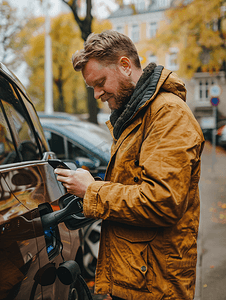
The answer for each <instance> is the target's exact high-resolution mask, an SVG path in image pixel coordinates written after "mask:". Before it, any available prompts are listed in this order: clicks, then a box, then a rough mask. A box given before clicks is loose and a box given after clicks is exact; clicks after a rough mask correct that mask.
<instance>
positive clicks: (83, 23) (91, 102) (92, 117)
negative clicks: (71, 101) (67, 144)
mask: <svg viewBox="0 0 226 300" xmlns="http://www.w3.org/2000/svg"><path fill="white" fill-rule="evenodd" d="M62 1H63V2H64V3H66V4H67V5H68V6H69V7H70V9H71V10H72V12H73V15H74V19H75V21H76V23H77V24H78V26H79V28H80V30H81V36H82V39H83V40H84V41H86V39H87V37H88V36H89V34H90V33H91V32H92V28H91V27H92V21H93V16H92V13H91V12H92V0H86V17H85V18H84V19H80V18H79V16H78V11H77V9H78V8H77V4H76V2H77V0H74V1H67V0H62ZM90 90H91V91H90ZM87 101H88V103H87V107H88V112H89V121H90V122H92V123H95V124H98V122H97V113H98V106H97V101H96V99H95V98H94V94H93V90H92V89H87Z"/></svg>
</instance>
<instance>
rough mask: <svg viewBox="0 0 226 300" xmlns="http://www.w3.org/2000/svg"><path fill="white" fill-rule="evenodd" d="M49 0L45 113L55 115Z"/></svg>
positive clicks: (46, 39) (46, 26)
mask: <svg viewBox="0 0 226 300" xmlns="http://www.w3.org/2000/svg"><path fill="white" fill-rule="evenodd" d="M50 29H51V26H50V16H49V0H45V113H46V114H52V113H53V77H52V44H51V37H50Z"/></svg>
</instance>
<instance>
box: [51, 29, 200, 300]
mask: <svg viewBox="0 0 226 300" xmlns="http://www.w3.org/2000/svg"><path fill="white" fill-rule="evenodd" d="M73 66H74V69H75V70H76V71H82V75H83V77H84V80H85V82H86V84H87V85H88V86H91V87H93V89H94V95H95V98H97V99H98V98H100V99H101V100H102V101H103V102H105V101H107V102H108V105H109V107H110V108H111V110H112V113H111V116H110V121H108V122H107V126H108V127H109V129H110V131H111V134H112V136H113V145H112V149H111V159H110V162H109V165H108V168H107V171H106V177H105V181H95V179H94V178H93V177H92V176H91V175H90V173H89V172H88V171H85V170H82V169H78V170H76V171H70V170H63V169H56V171H55V172H56V174H58V177H57V179H58V180H59V181H61V182H62V183H63V184H64V186H65V187H66V188H67V191H68V192H69V193H72V194H75V195H77V196H79V197H82V198H83V199H84V200H83V201H84V214H85V216H86V217H88V218H94V219H102V220H103V222H102V230H101V240H100V249H99V257H98V262H97V269H96V278H95V292H96V293H98V294H107V293H109V294H111V295H112V297H113V299H128V300H137V299H139V300H148V299H150V300H157V299H159V300H160V299H170V300H172V299H174V300H188V299H189V300H190V299H193V297H194V291H195V278H196V261H197V245H196V242H197V234H198V225H199V208H200V203H199V190H198V181H199V177H200V156H201V152H202V149H203V144H204V138H203V135H202V132H201V129H200V127H199V125H198V123H197V121H196V120H195V118H194V116H193V115H192V113H191V111H190V109H189V108H188V106H187V105H186V103H185V97H186V90H185V87H184V84H183V83H182V82H181V80H180V79H178V77H177V76H176V74H173V73H172V72H170V71H168V70H166V69H165V68H163V67H162V66H156V65H155V64H149V65H148V66H147V67H146V68H145V69H144V71H142V69H141V66H140V61H139V57H138V54H137V51H136V48H135V46H134V44H133V43H132V41H131V40H130V39H129V38H128V37H126V36H125V35H123V34H120V33H118V32H115V31H105V32H102V33H101V34H91V35H90V36H89V37H88V39H87V41H86V42H85V44H84V50H81V51H79V52H76V53H75V54H74V56H73Z"/></svg>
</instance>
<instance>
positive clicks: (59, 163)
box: [48, 159, 70, 170]
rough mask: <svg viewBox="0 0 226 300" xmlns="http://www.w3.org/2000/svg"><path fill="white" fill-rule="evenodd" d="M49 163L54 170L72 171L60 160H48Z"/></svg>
mask: <svg viewBox="0 0 226 300" xmlns="http://www.w3.org/2000/svg"><path fill="white" fill-rule="evenodd" d="M48 163H49V164H50V166H52V167H53V168H54V169H56V168H61V169H69V170H70V168H69V167H68V166H67V165H66V164H65V163H64V162H63V161H62V160H60V159H48Z"/></svg>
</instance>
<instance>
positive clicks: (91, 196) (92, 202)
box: [83, 181, 109, 219]
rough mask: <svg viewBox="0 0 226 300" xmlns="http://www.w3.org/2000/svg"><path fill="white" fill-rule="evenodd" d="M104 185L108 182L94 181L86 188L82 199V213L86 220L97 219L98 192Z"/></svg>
mask: <svg viewBox="0 0 226 300" xmlns="http://www.w3.org/2000/svg"><path fill="white" fill-rule="evenodd" d="M106 183H109V182H106V181H95V182H93V183H91V184H90V185H89V186H88V189H87V191H86V193H85V196H84V198H83V213H84V215H85V217H86V218H92V219H98V216H97V215H98V212H97V203H98V192H99V190H100V189H101V188H102V186H103V185H105V184H106Z"/></svg>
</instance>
